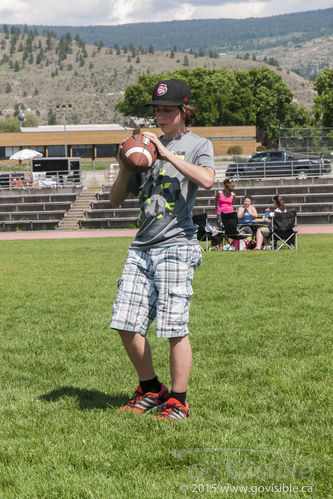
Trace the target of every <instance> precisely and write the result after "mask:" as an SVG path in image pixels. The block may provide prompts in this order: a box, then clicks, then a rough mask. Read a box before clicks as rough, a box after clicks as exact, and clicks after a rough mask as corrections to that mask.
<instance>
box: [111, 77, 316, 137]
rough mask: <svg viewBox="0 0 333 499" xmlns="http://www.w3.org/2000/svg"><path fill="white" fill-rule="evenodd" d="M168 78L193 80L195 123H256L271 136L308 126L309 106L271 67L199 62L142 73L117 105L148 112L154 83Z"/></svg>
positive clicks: (132, 113)
mask: <svg viewBox="0 0 333 499" xmlns="http://www.w3.org/2000/svg"><path fill="white" fill-rule="evenodd" d="M169 78H178V79H180V80H184V81H186V82H187V83H188V85H189V86H190V88H191V91H192V99H193V102H194V103H195V105H196V107H197V109H198V113H197V116H196V120H195V125H197V126H240V125H255V126H256V127H258V128H260V129H262V130H263V131H264V132H265V134H266V135H267V137H268V138H269V139H270V140H277V138H278V136H279V127H280V126H284V127H292V126H297V125H299V126H304V125H305V124H307V123H309V121H310V117H309V114H308V112H307V111H306V110H305V109H304V108H301V109H298V108H297V106H296V105H295V104H294V103H293V101H292V99H293V94H292V93H291V91H290V90H289V88H288V87H287V85H286V84H285V83H284V81H283V80H282V78H281V76H280V75H279V74H277V73H275V72H274V71H273V70H271V69H269V68H259V69H257V68H252V69H250V70H247V71H228V70H226V69H223V68H216V67H214V68H200V67H196V68H194V69H190V70H189V69H178V70H176V71H173V72H171V73H159V74H150V75H140V76H139V79H138V82H137V83H136V84H133V85H129V86H128V87H127V88H126V90H125V98H124V100H122V101H120V102H118V103H117V104H116V105H115V108H116V109H117V110H118V111H120V112H122V113H123V114H125V115H126V116H137V117H143V118H147V116H148V115H147V108H146V107H144V104H145V103H146V102H149V100H150V99H151V93H152V90H153V88H154V85H155V84H156V82H157V81H159V80H163V79H169Z"/></svg>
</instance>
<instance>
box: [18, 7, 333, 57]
mask: <svg viewBox="0 0 333 499" xmlns="http://www.w3.org/2000/svg"><path fill="white" fill-rule="evenodd" d="M19 27H20V28H21V31H23V28H24V27H23V26H22V25H21V26H19ZM35 28H37V30H38V32H39V33H40V34H43V30H49V29H52V30H53V31H54V32H55V33H56V34H57V36H58V37H59V38H60V37H61V36H64V35H65V34H66V33H67V32H69V33H70V34H71V36H72V37H73V38H74V37H75V35H76V34H79V35H80V37H81V39H82V40H84V41H85V43H88V44H91V45H93V44H94V43H95V42H96V41H97V42H99V41H102V42H103V44H104V45H105V46H107V47H110V46H114V45H115V44H116V43H117V44H118V45H119V46H120V47H122V46H128V45H129V44H132V45H134V46H135V47H139V46H140V45H141V46H142V47H143V48H145V49H148V48H149V46H150V45H153V46H154V48H155V50H172V49H173V47H174V46H176V47H177V48H178V50H181V51H184V50H186V49H189V48H192V49H193V50H194V51H197V52H198V51H199V49H200V48H201V49H203V50H204V51H206V53H208V50H210V49H211V50H217V51H224V52H225V51H230V50H242V49H244V50H260V49H264V48H267V47H272V46H276V45H281V42H283V43H287V42H288V41H290V42H292V43H296V44H298V43H303V42H305V41H308V40H312V39H313V38H317V37H322V36H327V35H332V34H333V8H330V9H322V10H312V11H308V12H297V13H293V14H283V15H278V16H270V17H263V18H249V19H195V20H189V21H187V20H185V21H167V22H151V23H136V24H123V25H117V26H75V27H74V26H40V25H38V26H29V29H32V30H34V29H35Z"/></svg>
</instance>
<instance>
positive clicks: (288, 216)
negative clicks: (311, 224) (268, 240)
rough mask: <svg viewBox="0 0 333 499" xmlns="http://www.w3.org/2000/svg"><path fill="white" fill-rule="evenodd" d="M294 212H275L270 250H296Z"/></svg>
mask: <svg viewBox="0 0 333 499" xmlns="http://www.w3.org/2000/svg"><path fill="white" fill-rule="evenodd" d="M295 226H296V210H292V211H286V212H285V213H279V212H275V213H274V217H273V219H272V249H274V250H280V249H281V248H283V247H284V246H286V247H288V248H289V249H291V250H293V249H297V234H298V232H297V230H296V229H295Z"/></svg>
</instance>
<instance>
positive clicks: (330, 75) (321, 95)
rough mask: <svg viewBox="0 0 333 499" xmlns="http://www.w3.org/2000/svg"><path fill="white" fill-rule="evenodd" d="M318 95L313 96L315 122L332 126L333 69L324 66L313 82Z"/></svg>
mask: <svg viewBox="0 0 333 499" xmlns="http://www.w3.org/2000/svg"><path fill="white" fill-rule="evenodd" d="M314 88H315V90H317V92H318V97H315V98H314V106H313V112H314V116H315V119H316V122H317V124H319V125H321V126H324V127H332V126H333V69H329V68H325V69H324V71H323V72H322V73H321V74H320V75H319V76H318V78H317V79H316V80H315V82H314Z"/></svg>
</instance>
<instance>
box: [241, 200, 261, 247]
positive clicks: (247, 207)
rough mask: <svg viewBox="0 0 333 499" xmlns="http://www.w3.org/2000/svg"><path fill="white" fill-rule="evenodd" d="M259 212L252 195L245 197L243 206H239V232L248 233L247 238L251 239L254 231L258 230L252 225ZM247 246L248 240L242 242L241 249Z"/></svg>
mask: <svg viewBox="0 0 333 499" xmlns="http://www.w3.org/2000/svg"><path fill="white" fill-rule="evenodd" d="M257 216H258V212H257V209H256V207H255V206H254V205H253V204H252V198H251V196H249V195H247V196H245V197H244V198H243V206H239V208H238V209H237V217H238V224H239V225H240V227H239V233H240V234H246V235H247V238H248V239H249V240H250V239H251V236H254V235H255V234H254V232H256V231H255V230H254V229H253V227H251V223H252V222H253V221H254V220H255V218H257ZM246 248H247V245H246V242H245V241H244V242H242V243H240V245H239V249H240V250H244V249H246Z"/></svg>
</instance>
